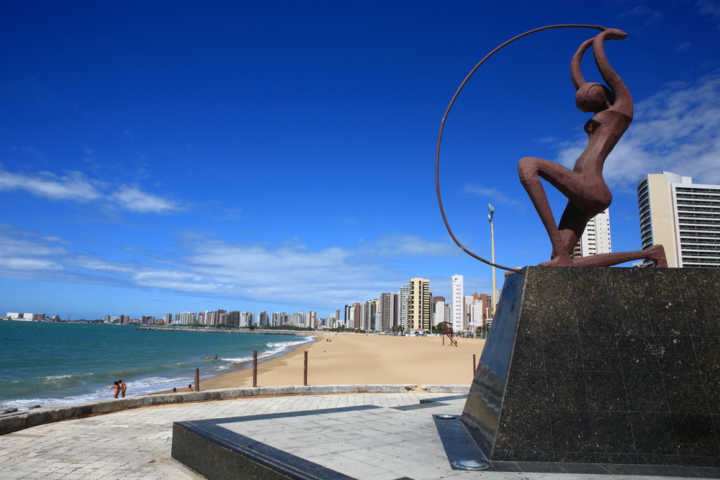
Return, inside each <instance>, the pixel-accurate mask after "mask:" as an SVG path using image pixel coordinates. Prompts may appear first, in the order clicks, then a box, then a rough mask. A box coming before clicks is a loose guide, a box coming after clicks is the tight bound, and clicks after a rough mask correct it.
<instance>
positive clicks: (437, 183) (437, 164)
mask: <svg viewBox="0 0 720 480" xmlns="http://www.w3.org/2000/svg"><path fill="white" fill-rule="evenodd" d="M553 28H593V29H596V30H605V27H603V26H600V25H583V24H561V25H546V26H544V27H538V28H533V29H532V30H528V31H527V32H525V33H521V34H520V35H515V36H514V37H512V38H511V39H510V40H506V41H505V42H503V43H501V44H500V45H498V46H497V47H495V48H494V49H493V50H492V51H491V52H490V53H488V54H487V55H485V56H484V57H483V58H482V60H480V61H479V62H478V63H477V64H476V65H475V66H474V67H473V69H472V70H470V73H468V74H467V75H466V76H465V79H464V80H463V81H462V83H461V84H460V86H459V87H458V88H457V90H456V91H455V95H453V96H452V99H451V100H450V103H449V104H448V106H447V109H445V114H444V115H443V117H442V121H441V122H440V132H439V133H438V142H437V149H436V151H435V190H436V192H437V199H438V206H439V207H440V213H441V214H442V218H443V222H445V228H447V231H448V233H449V234H450V237H452V239H453V241H455V243H456V244H457V246H458V247H460V248H461V249H462V250H463V251H464V252H465V253H467V254H468V255H470V256H471V257H473V258H475V259H477V260H480V261H481V262H483V263H486V264H488V265H490V266H493V267H497V268H501V269H503V270H507V271H509V272H519V271H520V270H519V269H517V268H510V267H504V266H502V265H499V264H497V263H493V262H490V261H489V260H486V259H484V258H482V257H481V256H479V255H477V254H475V253H473V252H471V251H470V250H468V249H467V248H465V246H464V245H463V244H462V243H460V241H459V240H458V239H457V238H456V237H455V234H454V233H453V231H452V229H451V228H450V224H449V223H448V221H447V217H446V216H445V209H444V208H443V203H442V197H441V196H440V144H441V142H442V136H443V130H444V129H445V121H446V120H447V117H448V114H449V113H450V110H451V109H452V107H453V105H454V104H455V100H457V97H458V95H460V92H461V91H462V89H463V87H465V84H466V83H467V82H468V80H470V77H472V76H473V74H474V73H475V72H476V71H477V69H478V68H480V66H481V65H482V64H483V63H485V61H487V59H489V58H490V57H492V56H493V55H495V53H497V52H498V51H499V50H501V49H503V48H505V47H506V46H508V45H509V44H511V43H512V42H514V41H515V40H519V39H521V38H522V37H526V36H528V35H532V34H533V33H537V32H541V31H543V30H550V29H553Z"/></svg>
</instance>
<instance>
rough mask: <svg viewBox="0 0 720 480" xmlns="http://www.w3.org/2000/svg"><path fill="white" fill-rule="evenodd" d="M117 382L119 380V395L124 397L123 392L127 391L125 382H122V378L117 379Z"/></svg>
mask: <svg viewBox="0 0 720 480" xmlns="http://www.w3.org/2000/svg"><path fill="white" fill-rule="evenodd" d="M118 382H120V384H119V385H120V395H121V396H122V398H125V392H127V385H125V382H123V381H122V380H118Z"/></svg>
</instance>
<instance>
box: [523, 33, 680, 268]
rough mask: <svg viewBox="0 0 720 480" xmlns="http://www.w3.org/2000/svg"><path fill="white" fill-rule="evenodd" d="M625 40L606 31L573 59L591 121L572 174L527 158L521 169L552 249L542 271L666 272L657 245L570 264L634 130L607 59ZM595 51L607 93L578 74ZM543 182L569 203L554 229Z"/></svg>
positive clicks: (606, 200) (579, 97) (628, 102)
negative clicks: (645, 263) (620, 148)
mask: <svg viewBox="0 0 720 480" xmlns="http://www.w3.org/2000/svg"><path fill="white" fill-rule="evenodd" d="M626 37H627V34H626V33H625V32H623V31H622V30H618V29H616V28H608V29H605V30H603V31H602V32H601V33H599V34H598V35H597V36H596V37H594V38H591V39H589V40H586V41H585V42H583V43H582V44H581V45H580V48H578V50H577V52H575V55H574V56H573V58H572V62H571V65H570V74H571V77H572V81H573V84H574V85H575V89H576V90H577V91H576V95H575V102H576V105H577V107H578V108H579V109H580V110H582V111H583V112H592V113H593V117H592V118H591V119H590V120H588V122H587V123H586V124H585V132H586V133H587V134H588V145H587V147H586V148H585V151H584V152H583V153H582V155H580V158H578V160H577V162H575V166H574V168H573V169H572V170H570V169H568V168H565V167H564V166H562V165H560V164H557V163H555V162H551V161H548V160H543V159H540V158H533V157H525V158H523V159H521V160H520V162H519V164H518V172H519V175H520V182H521V183H522V185H523V187H525V190H526V191H527V193H528V195H529V196H530V199H531V200H532V202H533V205H534V206H535V209H536V210H537V212H538V214H539V215H540V218H541V220H542V222H543V225H544V226H545V229H546V230H547V233H548V236H549V237H550V242H551V243H552V254H551V257H550V261H548V262H544V263H541V264H540V265H541V266H578V267H581V266H582V267H591V266H592V267H599V266H611V265H617V264H619V263H624V262H628V261H631V260H638V259H647V260H651V261H653V262H654V263H655V266H657V267H666V266H667V262H666V259H665V251H664V249H663V247H662V245H656V246H653V247H650V248H647V249H645V250H640V251H635V252H620V253H608V254H600V255H595V256H590V257H583V258H577V259H572V258H571V254H572V250H573V248H574V247H575V245H576V244H577V242H578V240H579V239H580V236H581V235H582V233H583V231H584V230H585V226H586V224H587V222H588V220H590V219H591V218H592V217H593V216H594V215H596V214H598V213H600V212H602V211H603V210H605V209H606V208H607V207H608V206H609V205H610V202H611V201H612V195H611V193H610V189H609V188H608V187H607V185H606V184H605V181H604V179H603V176H602V170H603V165H604V164H605V159H606V158H607V156H608V154H609V153H610V151H611V150H612V149H613V147H615V145H616V144H617V142H618V141H619V140H620V137H621V136H622V134H623V133H624V132H625V130H627V128H628V126H630V122H632V118H633V101H632V97H631V96H630V91H629V90H628V89H627V87H626V86H625V84H624V83H623V81H622V79H621V78H620V77H619V76H618V75H617V73H615V71H614V70H613V68H612V67H611V66H610V63H609V62H608V60H607V58H606V56H605V48H604V42H605V40H622V39H624V38H626ZM590 47H592V50H593V54H594V56H595V63H596V65H597V68H598V70H599V71H600V74H601V75H602V77H603V79H604V80H605V82H606V83H607V84H608V86H609V87H610V88H608V87H605V86H604V85H601V84H599V83H593V82H586V81H585V79H584V78H583V76H582V73H581V72H580V61H581V60H582V57H583V55H584V54H585V52H586V51H587V50H588V48H590ZM540 178H542V179H544V180H546V181H548V182H549V183H550V184H552V185H553V186H554V187H555V188H557V189H558V190H559V191H560V192H561V193H562V194H563V195H565V196H566V197H567V199H568V204H567V207H565V211H564V213H563V215H562V218H561V219H560V223H559V224H557V225H556V223H555V219H554V217H553V214H552V210H551V209H550V204H549V203H548V199H547V195H546V194H545V190H544V189H543V186H542V183H541V182H540Z"/></svg>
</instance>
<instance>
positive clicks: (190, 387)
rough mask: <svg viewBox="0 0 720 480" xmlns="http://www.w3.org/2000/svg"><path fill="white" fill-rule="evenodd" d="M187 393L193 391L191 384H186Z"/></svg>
mask: <svg viewBox="0 0 720 480" xmlns="http://www.w3.org/2000/svg"><path fill="white" fill-rule="evenodd" d="M187 391H188V392H192V391H193V388H192V383H190V384H188V388H187Z"/></svg>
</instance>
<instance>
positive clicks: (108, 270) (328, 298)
mask: <svg viewBox="0 0 720 480" xmlns="http://www.w3.org/2000/svg"><path fill="white" fill-rule="evenodd" d="M6 232H7V233H6ZM68 248H70V247H68ZM0 252H8V253H9V254H8V255H4V254H1V253H0V273H6V274H7V275H9V276H14V275H17V274H19V273H24V274H26V275H29V276H31V277H32V276H33V275H34V274H37V275H38V278H39V276H41V275H42V276H43V278H46V275H47V273H45V272H42V273H41V272H39V271H42V270H45V271H50V270H62V271H63V281H68V280H76V281H79V282H83V281H93V282H97V281H102V282H105V281H107V282H112V283H113V284H126V285H132V286H136V287H142V288H157V289H163V290H171V291H176V292H186V293H190V294H200V295H207V296H219V297H225V298H227V297H233V298H237V299H239V300H249V301H257V302H266V303H271V304H287V305H297V306H298V307H300V308H302V307H308V308H329V309H333V310H334V309H335V308H338V307H339V306H341V305H343V304H344V303H346V302H349V301H363V300H366V299H369V298H376V297H377V296H378V294H379V293H380V292H387V291H397V289H398V288H399V287H400V286H401V285H402V284H404V283H405V282H406V281H407V276H405V274H398V273H395V272H393V271H390V270H388V269H386V268H385V267H383V266H381V264H380V263H379V261H378V258H379V256H380V255H397V256H403V255H405V256H445V255H457V249H455V248H454V247H453V246H452V245H451V244H450V243H449V242H429V241H426V240H423V239H421V238H419V237H416V236H412V235H396V236H391V237H386V238H384V239H381V240H380V241H378V242H375V243H372V244H366V245H362V246H361V247H359V248H357V249H346V248H339V247H330V248H324V249H319V250H311V249H309V248H307V247H305V246H303V245H300V244H297V243H292V244H287V245H283V246H278V247H269V246H266V245H247V244H229V243H225V242H220V241H208V240H205V239H202V238H196V239H194V240H192V241H191V242H190V243H189V244H187V246H186V251H185V254H184V255H180V256H179V257H175V258H150V257H148V256H146V255H145V254H143V253H138V252H136V253H135V254H136V255H137V258H134V259H132V262H128V263H123V262H117V261H111V260H108V259H105V258H101V257H95V256H89V255H77V254H74V253H73V252H72V251H68V250H66V249H65V248H63V247H60V246H58V245H57V244H54V243H51V242H48V241H47V240H44V239H40V238H39V237H37V236H34V237H33V236H32V235H31V234H27V233H23V232H20V231H17V230H12V229H3V228H2V226H0ZM98 273H103V274H104V275H100V276H99V275H97V274H98Z"/></svg>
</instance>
